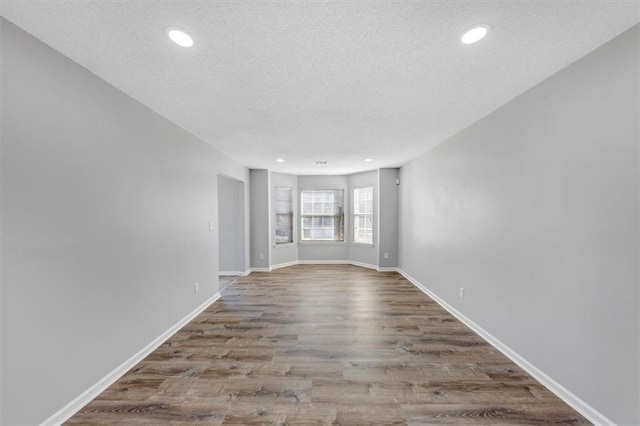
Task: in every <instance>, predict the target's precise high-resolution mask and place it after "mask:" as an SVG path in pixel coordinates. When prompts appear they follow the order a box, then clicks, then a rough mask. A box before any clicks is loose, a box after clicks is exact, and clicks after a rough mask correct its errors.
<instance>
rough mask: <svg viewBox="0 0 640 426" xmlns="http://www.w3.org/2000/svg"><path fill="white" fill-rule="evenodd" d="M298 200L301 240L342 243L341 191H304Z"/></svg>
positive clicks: (342, 198) (342, 213)
mask: <svg viewBox="0 0 640 426" xmlns="http://www.w3.org/2000/svg"><path fill="white" fill-rule="evenodd" d="M300 198H301V200H300V206H301V215H302V217H301V225H302V231H301V236H302V240H320V241H344V210H343V209H344V191H343V190H342V189H310V190H306V189H305V190H303V191H302V192H301V196H300Z"/></svg>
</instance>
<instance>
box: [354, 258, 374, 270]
mask: <svg viewBox="0 0 640 426" xmlns="http://www.w3.org/2000/svg"><path fill="white" fill-rule="evenodd" d="M349 263H350V264H352V265H354V266H360V267H362V268H368V269H373V270H374V271H377V270H378V265H372V264H370V263H364V262H356V261H355V260H350V261H349Z"/></svg>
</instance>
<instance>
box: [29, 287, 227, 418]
mask: <svg viewBox="0 0 640 426" xmlns="http://www.w3.org/2000/svg"><path fill="white" fill-rule="evenodd" d="M219 298H220V293H216V294H214V295H213V296H212V297H211V298H209V299H207V300H206V301H205V302H204V303H203V304H202V305H200V306H198V307H197V308H195V309H194V310H193V311H192V312H191V313H189V314H187V316H185V317H184V318H182V319H181V320H180V321H178V322H177V323H175V324H174V325H173V326H171V327H170V328H169V329H168V330H167V331H165V332H164V333H162V334H161V335H160V336H158V337H157V338H155V339H154V340H153V341H152V342H151V343H149V344H148V345H147V346H145V347H144V348H142V349H141V350H140V351H138V352H137V353H136V354H134V355H133V356H132V357H131V358H129V359H128V360H126V361H125V362H123V363H122V364H120V365H119V366H118V367H116V368H115V369H114V370H113V371H112V372H111V373H109V374H107V375H106V376H104V377H103V378H102V379H100V380H99V381H98V382H96V383H95V384H94V385H92V386H91V387H90V388H89V389H87V390H86V391H84V392H82V393H81V394H80V395H78V396H77V397H76V398H75V399H74V400H72V401H71V402H69V403H68V404H67V405H65V406H64V407H62V408H61V409H60V410H58V411H57V412H56V413H54V414H53V415H52V416H51V417H49V418H48V419H46V420H45V421H44V422H42V423H41V425H46V426H49V425H61V424H62V423H64V422H65V421H67V420H69V418H71V416H73V415H74V414H75V413H77V412H78V411H80V409H81V408H82V407H84V406H85V405H87V404H88V403H89V402H91V401H92V400H93V399H95V398H96V397H97V396H98V395H100V394H101V393H102V392H103V391H105V390H106V389H107V388H108V387H109V386H111V385H112V384H113V383H115V382H116V381H117V380H118V379H119V378H120V377H122V376H123V375H124V374H125V373H126V372H127V371H129V370H130V369H131V368H133V367H134V366H135V365H136V364H138V363H139V362H140V361H142V360H143V359H144V358H146V357H147V356H148V355H149V354H150V353H151V352H153V351H154V350H156V349H157V348H158V347H159V346H160V345H162V344H163V343H164V342H165V341H166V340H167V339H168V338H169V337H171V336H172V335H173V334H175V333H176V332H177V331H178V330H180V329H181V328H182V327H184V326H185V325H186V324H187V323H188V322H189V321H191V320H193V319H194V318H195V317H197V316H198V315H199V314H200V313H202V312H203V311H204V310H205V309H207V308H208V307H209V306H210V305H211V304H212V303H213V302H215V301H216V300H218V299H219Z"/></svg>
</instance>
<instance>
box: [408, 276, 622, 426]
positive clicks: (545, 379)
mask: <svg viewBox="0 0 640 426" xmlns="http://www.w3.org/2000/svg"><path fill="white" fill-rule="evenodd" d="M396 271H397V272H398V273H399V274H400V275H402V276H403V277H405V278H406V279H407V281H409V282H410V283H411V284H413V285H414V286H416V287H417V288H418V289H419V290H420V291H422V292H423V293H424V294H426V295H427V296H429V297H430V298H431V299H433V300H434V301H435V302H436V303H437V304H439V305H440V306H442V307H443V308H444V309H445V310H446V311H447V312H449V313H450V314H451V315H453V316H454V317H456V318H457V319H458V320H459V321H460V322H462V323H463V324H464V325H466V326H467V327H469V328H470V329H471V330H473V331H474V332H475V333H477V334H478V335H479V336H480V337H482V338H483V339H484V340H486V341H487V342H488V343H489V344H490V345H491V346H493V347H494V348H496V349H497V350H499V351H500V352H502V353H503V354H504V355H505V356H506V357H507V358H509V359H510V360H511V361H513V362H514V363H516V364H517V365H518V366H519V367H520V368H522V369H523V370H524V371H526V372H527V373H529V374H530V375H531V376H533V377H534V378H535V379H536V380H538V381H539V382H540V383H542V384H543V385H544V386H545V387H546V388H547V389H549V390H550V391H551V392H553V393H554V394H555V395H556V396H557V397H558V398H560V399H561V400H563V401H564V402H565V403H566V404H567V405H569V406H570V407H571V408H573V409H574V410H576V411H577V412H579V413H580V414H582V415H583V416H584V417H586V418H587V420H589V421H590V422H592V423H593V424H595V425H615V423H614V422H613V421H611V420H610V419H608V418H607V417H606V416H604V415H603V414H602V413H600V412H599V411H598V410H596V409H595V408H593V407H592V406H590V405H589V404H587V403H586V402H585V401H583V400H582V399H580V398H579V397H578V396H576V395H575V394H574V393H573V392H571V391H570V390H568V389H567V388H565V387H564V386H562V385H561V384H560V383H558V382H556V381H555V380H553V379H552V378H551V377H549V376H548V375H547V374H546V373H545V372H544V371H542V370H540V369H539V368H538V367H536V366H535V365H533V364H532V363H530V362H529V361H527V360H526V359H525V358H523V357H522V356H520V355H519V354H518V353H517V352H516V351H514V350H513V349H511V348H510V347H509V346H507V345H505V344H504V343H502V342H501V341H500V340H498V339H497V338H496V337H495V336H493V335H492V334H491V333H489V332H488V331H486V330H485V329H483V328H482V327H480V326H479V325H478V324H476V323H475V322H473V321H472V320H470V319H469V318H467V317H466V316H465V315H463V314H462V313H461V312H460V311H458V310H457V309H456V308H454V307H453V306H451V305H450V304H448V303H447V302H445V301H444V300H443V299H441V298H440V297H439V296H438V295H437V294H435V293H433V292H432V291H431V290H429V289H428V288H427V287H426V286H424V285H422V284H421V283H419V282H418V281H417V280H416V279H415V278H413V277H412V276H411V275H409V274H408V273H406V272H405V271H403V270H402V269H400V268H396Z"/></svg>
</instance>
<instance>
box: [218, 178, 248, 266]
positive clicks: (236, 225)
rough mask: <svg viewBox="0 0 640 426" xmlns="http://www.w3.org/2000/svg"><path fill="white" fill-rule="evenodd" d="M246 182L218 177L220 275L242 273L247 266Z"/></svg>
mask: <svg viewBox="0 0 640 426" xmlns="http://www.w3.org/2000/svg"><path fill="white" fill-rule="evenodd" d="M244 212H245V199H244V182H241V181H239V180H237V179H232V178H228V177H225V176H218V225H219V226H218V229H219V233H218V253H219V255H220V264H219V266H218V269H219V271H220V273H223V272H227V273H230V272H231V273H241V272H245V271H246V265H245V223H244Z"/></svg>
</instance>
